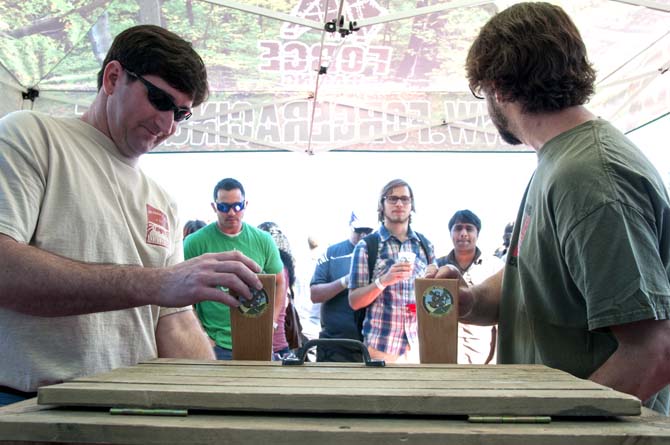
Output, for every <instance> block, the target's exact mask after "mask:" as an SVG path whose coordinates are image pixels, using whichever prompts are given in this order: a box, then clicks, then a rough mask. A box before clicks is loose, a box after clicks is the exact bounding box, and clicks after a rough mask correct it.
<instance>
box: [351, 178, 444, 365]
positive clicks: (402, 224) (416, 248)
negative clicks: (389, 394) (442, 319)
mask: <svg viewBox="0 0 670 445" xmlns="http://www.w3.org/2000/svg"><path fill="white" fill-rule="evenodd" d="M414 211H415V206H414V193H413V192H412V189H411V187H410V186H409V184H407V182H405V181H403V180H402V179H394V180H392V181H390V182H389V183H388V184H386V185H385V186H384V187H383V188H382V191H381V194H380V196H379V201H378V204H377V214H378V218H379V222H381V223H382V224H381V226H380V227H379V230H378V231H376V232H374V233H372V234H371V235H369V236H368V237H366V238H365V239H364V240H361V241H360V242H359V243H358V244H357V245H356V248H355V249H354V256H353V260H352V263H351V272H350V277H349V290H350V291H349V304H350V305H351V308H352V309H354V310H359V309H362V308H367V312H366V315H365V320H364V321H363V339H364V343H365V345H366V346H367V348H368V351H369V352H370V356H371V357H372V358H373V359H383V360H385V361H387V362H390V363H393V362H415V363H416V362H418V361H419V347H418V345H419V338H418V327H417V318H416V317H417V316H416V306H415V297H414V279H415V278H417V277H421V276H423V275H424V274H425V273H426V272H427V271H428V270H430V269H432V270H433V272H434V270H436V265H435V264H434V263H435V254H434V251H433V250H434V249H433V245H432V243H430V242H429V241H428V240H426V239H425V238H424V237H423V235H421V234H419V233H418V232H415V231H414V230H412V228H411V227H410V222H411V219H412V216H411V213H412V212H414ZM372 236H374V237H377V241H378V242H377V243H376V244H377V249H376V251H374V252H372V251H369V250H368V246H369V245H370V244H369V242H370V238H369V237H372ZM401 252H411V253H413V254H414V255H416V259H415V260H414V263H413V264H411V263H408V262H404V261H399V258H400V253H401ZM369 255H374V257H375V258H376V260H375V262H374V268H373V270H372V273H370V272H371V271H370V268H369V266H368V256H369Z"/></svg>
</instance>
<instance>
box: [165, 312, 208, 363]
mask: <svg viewBox="0 0 670 445" xmlns="http://www.w3.org/2000/svg"><path fill="white" fill-rule="evenodd" d="M156 346H157V349H158V357H161V358H192V359H205V360H214V359H215V358H216V357H215V356H214V350H213V346H212V345H211V343H210V341H209V337H208V336H207V334H205V332H204V331H203V329H202V327H201V326H200V322H199V321H198V319H197V317H196V316H195V314H194V313H193V311H191V310H188V311H182V312H177V313H174V314H170V315H166V316H163V317H161V318H160V319H159V320H158V326H157V327H156Z"/></svg>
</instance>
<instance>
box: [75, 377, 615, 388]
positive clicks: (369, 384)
mask: <svg viewBox="0 0 670 445" xmlns="http://www.w3.org/2000/svg"><path fill="white" fill-rule="evenodd" d="M305 380H306V379H305V378H302V377H300V376H295V377H284V378H280V379H279V378H276V377H271V376H267V375H266V376H245V375H241V374H240V375H235V376H231V375H219V376H207V377H203V376H199V375H198V376H184V375H151V376H147V375H145V374H141V373H128V374H124V375H114V374H106V375H101V376H93V377H86V378H80V379H77V380H76V382H77V383H81V382H86V383H98V382H99V383H117V384H137V383H156V384H172V385H180V384H181V385H189V386H190V385H205V386H215V385H216V386H240V387H241V386H252V387H259V388H260V387H266V386H267V387H275V386H284V387H294V386H295V387H298V386H305ZM389 384H390V385H397V386H401V387H403V388H406V389H413V388H414V389H416V388H426V389H529V390H530V389H547V390H554V391H556V390H563V391H576V390H595V391H607V389H606V388H604V387H602V386H598V387H594V385H593V382H590V381H588V380H572V381H569V380H561V381H532V382H529V381H524V380H511V379H495V380H478V381H476V382H473V381H468V380H453V379H449V380H444V379H442V380H401V379H396V380H379V379H374V380H362V379H338V378H336V376H333V378H330V379H325V378H321V379H317V378H310V379H309V386H310V387H311V388H313V389H318V388H326V387H333V388H350V389H352V390H353V389H356V388H358V387H365V388H380V389H384V388H388V387H389Z"/></svg>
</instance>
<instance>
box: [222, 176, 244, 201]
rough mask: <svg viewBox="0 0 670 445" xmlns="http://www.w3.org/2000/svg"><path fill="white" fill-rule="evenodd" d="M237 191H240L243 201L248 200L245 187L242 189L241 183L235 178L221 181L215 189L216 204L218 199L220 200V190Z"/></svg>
mask: <svg viewBox="0 0 670 445" xmlns="http://www.w3.org/2000/svg"><path fill="white" fill-rule="evenodd" d="M236 189H239V190H240V192H241V193H242V199H244V198H246V196H247V195H246V194H245V193H244V187H242V184H241V183H240V181H238V180H237V179H233V178H225V179H222V180H220V181H219V182H218V183H217V184H216V186H215V187H214V202H216V198H218V195H219V190H225V191H227V192H229V191H231V190H236Z"/></svg>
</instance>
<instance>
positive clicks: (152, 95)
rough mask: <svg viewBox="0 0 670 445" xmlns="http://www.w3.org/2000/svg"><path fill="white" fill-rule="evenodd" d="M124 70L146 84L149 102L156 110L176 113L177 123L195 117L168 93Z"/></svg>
mask: <svg viewBox="0 0 670 445" xmlns="http://www.w3.org/2000/svg"><path fill="white" fill-rule="evenodd" d="M124 70H126V73H128V75H129V76H131V77H134V78H135V79H138V80H139V81H140V82H142V83H143V84H144V86H145V87H146V88H147V98H148V99H149V102H151V105H153V106H154V108H155V109H157V110H158V111H170V110H171V111H172V112H173V113H174V121H175V122H181V121H185V120H187V119H188V118H189V117H191V116H192V115H193V113H192V112H191V110H190V109H189V108H186V107H178V106H177V105H175V103H174V100H173V99H172V96H171V95H170V94H168V93H167V92H166V91H163V90H161V89H160V88H158V87H157V86H156V85H154V84H153V83H151V82H149V81H148V80H147V79H145V78H144V77H142V76H140V75H139V74H135V73H133V72H132V71H130V70H128V69H126V68H124Z"/></svg>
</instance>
